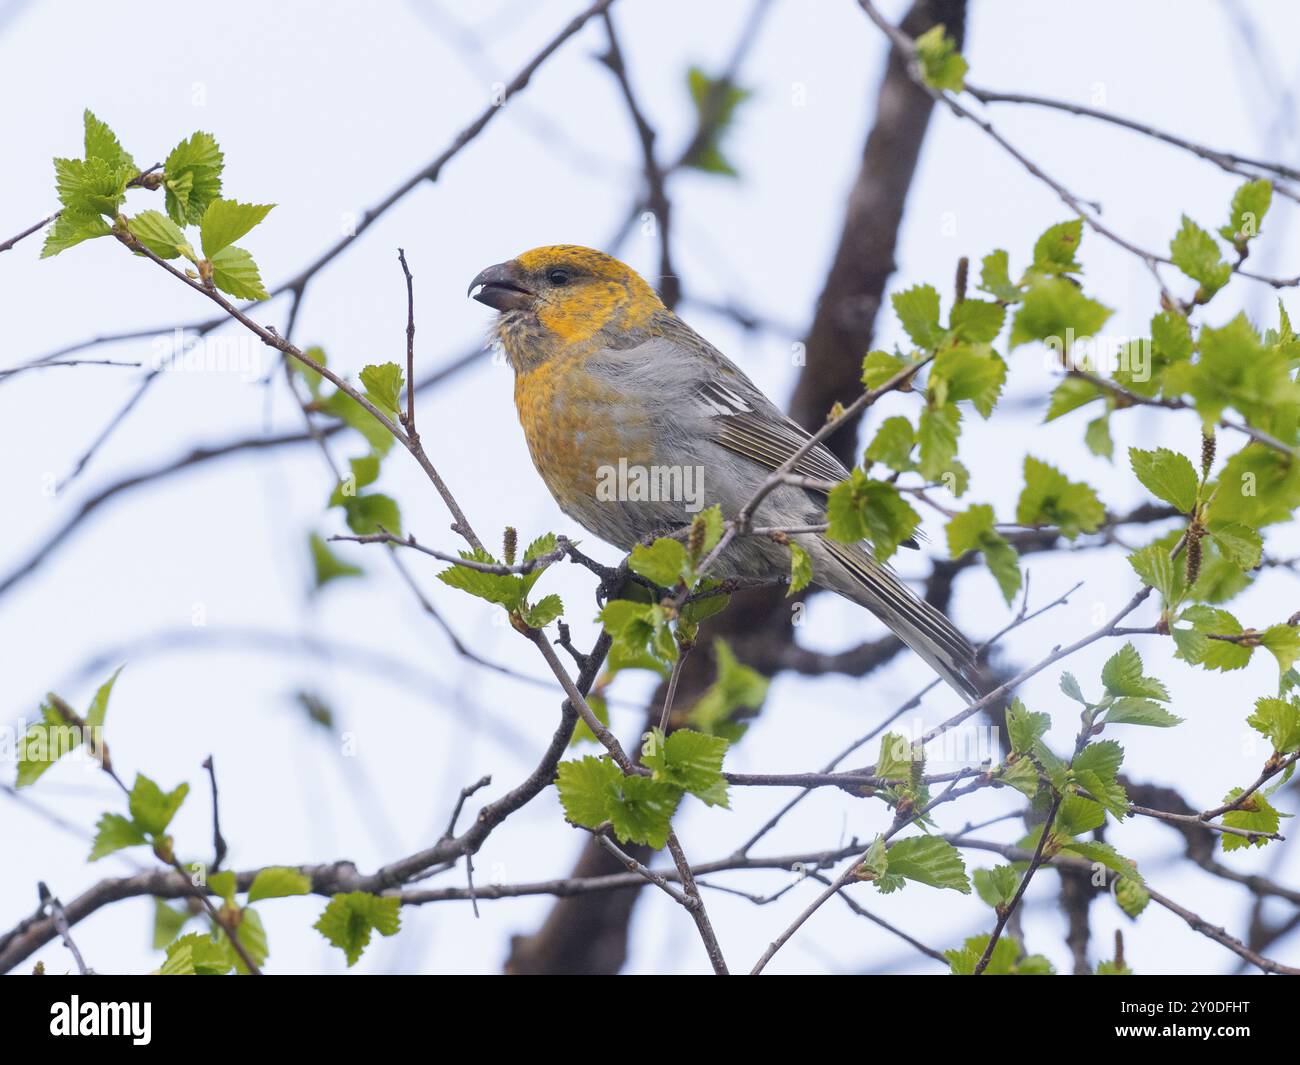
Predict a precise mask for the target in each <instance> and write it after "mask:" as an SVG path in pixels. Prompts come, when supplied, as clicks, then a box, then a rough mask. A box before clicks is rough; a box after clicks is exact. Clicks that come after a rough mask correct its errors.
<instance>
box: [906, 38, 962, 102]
mask: <svg viewBox="0 0 1300 1065" xmlns="http://www.w3.org/2000/svg"><path fill="white" fill-rule="evenodd" d="M916 58H917V59H918V60H919V61H920V63H921V73H922V76H923V77H924V78H925V80H926V84H928V85H929V86H930V87H931V88H932V89H939V90H940V91H943V90H945V89H946V90H949V91H951V92H961V91H962V89H963V88H964V87H965V77H966V71H967V70H968V69H969V67H968V65H967V63H966V60H965V59H963V58H962V55H961V53H960V52H959V51H958V50H957V42H956V41H954V40H953V39H952V38H951V37H949V36H948V34H947V33H946V32H945V31H944V27H943V24H942V23H940V24H939V25H937V26H931V27H930V28H929V29H928V30H926V31H925V32H924V33H923V34H921V35H920V36H919V37H917V38H916Z"/></svg>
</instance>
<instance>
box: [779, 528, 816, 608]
mask: <svg viewBox="0 0 1300 1065" xmlns="http://www.w3.org/2000/svg"><path fill="white" fill-rule="evenodd" d="M812 579H813V568H812V557H811V556H810V555H809V554H808V552H807V551H805V550H804V549H803V548H802V547H800V546H799V545H798V544H797V543H795V542H794V541H793V540H791V541H790V588H789V590H788V591H787V592H786V593H785V594H786V597H787V598H788V597H789V596H792V595H796V594H798V593H799V592H802V591H803V590H804V589H805V588H807V587H808V585H809V584H811V583H812Z"/></svg>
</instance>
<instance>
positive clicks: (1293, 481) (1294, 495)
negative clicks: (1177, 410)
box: [1202, 330, 1300, 529]
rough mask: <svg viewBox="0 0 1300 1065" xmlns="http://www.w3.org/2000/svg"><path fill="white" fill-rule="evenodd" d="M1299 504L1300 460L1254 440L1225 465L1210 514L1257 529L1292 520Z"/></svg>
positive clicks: (1213, 521) (1218, 519) (1212, 516)
mask: <svg viewBox="0 0 1300 1065" xmlns="http://www.w3.org/2000/svg"><path fill="white" fill-rule="evenodd" d="M1202 332H1204V330H1202ZM1297 506H1300V462H1294V461H1292V460H1291V459H1289V458H1288V457H1287V456H1285V455H1281V454H1279V453H1278V452H1276V451H1274V450H1272V449H1271V448H1266V447H1264V446H1263V445H1261V444H1250V445H1248V446H1247V447H1244V448H1242V449H1241V450H1240V451H1238V452H1237V453H1236V454H1235V455H1233V456H1232V457H1231V458H1230V459H1228V462H1227V464H1226V465H1225V466H1224V469H1223V472H1222V473H1221V474H1220V475H1219V479H1218V482H1217V491H1216V492H1215V496H1214V501H1213V503H1211V504H1210V508H1209V517H1210V520H1211V523H1212V524H1213V523H1218V522H1238V523H1240V524H1242V525H1246V526H1249V527H1250V528H1252V529H1256V528H1259V527H1260V526H1263V525H1272V524H1274V523H1275V522H1279V521H1290V520H1291V515H1292V512H1293V511H1294V510H1295V509H1296V507H1297Z"/></svg>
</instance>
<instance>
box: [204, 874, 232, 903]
mask: <svg viewBox="0 0 1300 1065" xmlns="http://www.w3.org/2000/svg"><path fill="white" fill-rule="evenodd" d="M237 887H238V885H237V883H236V879H235V874H234V873H233V872H232V871H231V870H229V869H225V870H222V871H221V872H219V873H213V874H212V875H211V876H209V877H208V888H209V890H211V891H212V892H213V894H216V895H219V896H221V898H223V899H224V900H225V901H226V902H228V903H229V904H230V905H231V906H234V905H235V895H236V888H237Z"/></svg>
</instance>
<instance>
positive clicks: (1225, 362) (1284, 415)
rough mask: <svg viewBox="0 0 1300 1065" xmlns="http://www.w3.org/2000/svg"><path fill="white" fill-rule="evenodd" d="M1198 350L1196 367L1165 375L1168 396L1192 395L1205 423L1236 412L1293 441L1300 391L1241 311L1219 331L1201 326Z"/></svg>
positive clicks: (1178, 367) (1282, 359) (1184, 364)
mask: <svg viewBox="0 0 1300 1065" xmlns="http://www.w3.org/2000/svg"><path fill="white" fill-rule="evenodd" d="M1197 346H1198V347H1199V349H1200V354H1201V357H1200V359H1199V360H1198V361H1197V362H1195V363H1188V362H1180V363H1177V364H1176V365H1174V366H1172V367H1170V368H1169V370H1167V371H1166V373H1165V391H1166V392H1173V393H1176V392H1180V391H1182V392H1188V393H1190V394H1191V396H1192V399H1193V400H1194V401H1195V404H1196V410H1197V413H1198V414H1200V416H1201V417H1202V419H1204V420H1205V421H1206V422H1212V421H1216V420H1217V419H1218V418H1219V417H1220V416H1221V415H1222V413H1223V411H1224V410H1225V409H1226V408H1228V407H1235V408H1236V409H1237V410H1239V411H1241V413H1242V414H1244V415H1245V416H1246V420H1247V421H1249V422H1251V423H1252V424H1255V425H1259V426H1262V427H1264V428H1272V429H1276V430H1277V431H1279V432H1280V433H1282V434H1283V435H1285V436H1287V437H1288V438H1289V439H1290V438H1294V436H1295V426H1296V418H1297V411H1298V410H1300V386H1297V385H1296V383H1295V382H1294V381H1293V380H1292V379H1291V376H1290V372H1289V366H1288V363H1287V359H1286V356H1285V355H1284V354H1283V353H1282V351H1281V350H1280V349H1279V348H1277V347H1266V346H1265V345H1264V343H1263V342H1262V341H1261V339H1260V336H1259V333H1258V332H1256V330H1255V327H1254V326H1253V325H1252V324H1251V322H1250V320H1249V319H1248V318H1247V317H1246V315H1245V313H1244V312H1243V313H1240V314H1238V315H1237V316H1236V317H1234V318H1233V319H1232V320H1231V321H1229V322H1228V323H1227V324H1226V325H1224V326H1223V327H1222V328H1219V329H1215V328H1213V327H1211V326H1208V325H1207V326H1203V327H1202V329H1201V332H1200V334H1199V336H1198V338H1197ZM1233 487H1234V488H1236V487H1237V486H1235V485H1234V486H1233ZM1216 516H1220V517H1227V515H1216ZM1238 520H1240V519H1238ZM1246 524H1251V525H1253V524H1256V523H1252V522H1247V523H1246Z"/></svg>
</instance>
